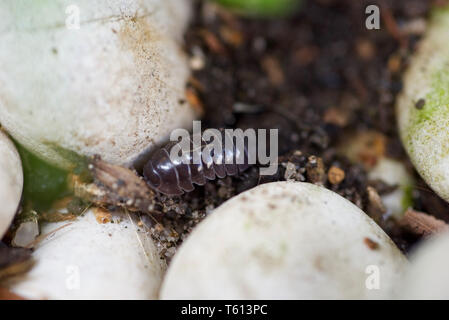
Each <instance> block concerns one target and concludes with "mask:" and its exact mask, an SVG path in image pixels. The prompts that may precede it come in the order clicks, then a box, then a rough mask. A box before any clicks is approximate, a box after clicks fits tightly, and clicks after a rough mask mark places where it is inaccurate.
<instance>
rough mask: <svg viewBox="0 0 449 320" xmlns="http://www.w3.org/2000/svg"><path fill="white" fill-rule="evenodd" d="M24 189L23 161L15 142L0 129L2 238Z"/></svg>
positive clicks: (0, 223)
mask: <svg viewBox="0 0 449 320" xmlns="http://www.w3.org/2000/svg"><path fill="white" fill-rule="evenodd" d="M22 189H23V171H22V161H21V160H20V156H19V153H18V152H17V150H16V147H15V146H14V144H13V143H12V142H11V140H10V139H9V138H8V137H7V136H6V134H5V133H4V132H3V131H1V129H0V239H1V238H3V236H4V234H5V232H6V231H7V230H8V228H9V226H10V224H11V222H12V220H13V219H14V216H15V215H16V212H17V209H18V207H19V203H20V199H21V197H22Z"/></svg>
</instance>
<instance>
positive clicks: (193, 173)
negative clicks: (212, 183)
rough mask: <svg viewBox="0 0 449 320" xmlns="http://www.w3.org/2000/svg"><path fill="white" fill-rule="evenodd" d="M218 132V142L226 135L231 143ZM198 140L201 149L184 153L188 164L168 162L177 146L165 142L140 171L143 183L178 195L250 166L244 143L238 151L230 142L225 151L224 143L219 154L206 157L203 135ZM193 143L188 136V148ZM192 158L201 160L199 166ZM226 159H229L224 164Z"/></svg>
mask: <svg viewBox="0 0 449 320" xmlns="http://www.w3.org/2000/svg"><path fill="white" fill-rule="evenodd" d="M219 132H220V134H221V139H222V140H221V141H225V137H226V136H228V137H231V139H232V140H230V141H234V140H233V138H232V136H230V135H229V134H228V133H227V132H226V131H225V130H220V131H219ZM200 139H201V140H200V141H201V146H199V147H196V148H195V147H193V148H192V149H191V150H192V151H191V152H190V153H187V154H186V156H187V158H188V164H187V163H183V162H179V161H178V162H174V161H172V160H171V159H170V152H171V151H172V148H173V147H174V146H175V145H177V142H169V143H168V144H166V145H165V146H163V147H162V148H160V149H158V150H157V151H156V152H154V153H153V154H152V155H151V158H150V160H149V161H148V162H147V163H146V165H145V166H144V169H143V175H144V178H145V180H146V182H147V184H148V185H149V186H150V187H151V188H152V189H154V190H156V191H159V192H161V193H164V194H167V195H181V194H183V193H184V192H190V191H193V190H194V188H195V187H194V184H196V185H200V186H202V185H204V184H205V183H206V181H207V180H215V179H216V178H224V177H226V176H233V175H236V174H238V173H241V172H243V171H245V170H246V169H248V168H249V167H250V164H249V161H248V148H247V144H246V143H245V144H244V148H243V150H242V151H240V150H239V149H240V148H237V147H236V144H235V143H232V147H231V148H229V147H228V148H227V147H226V146H225V143H222V148H221V153H219V154H214V153H213V152H212V153H210V154H209V152H206V153H204V151H205V147H206V146H207V145H208V142H207V141H205V139H204V138H203V135H201V138H200ZM193 140H194V138H193V136H192V135H191V136H190V137H189V143H190V145H191V146H193ZM242 152H243V154H242ZM195 153H196V154H195ZM194 156H197V157H198V159H201V161H200V162H199V164H195V163H194V161H192V159H194ZM238 158H240V159H242V160H241V161H240V162H238V161H236V159H238ZM214 159H215V161H214ZM226 159H231V160H230V161H226ZM197 163H198V162H197ZM238 163H240V164H238Z"/></svg>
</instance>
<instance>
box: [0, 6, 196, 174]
mask: <svg viewBox="0 0 449 320" xmlns="http://www.w3.org/2000/svg"><path fill="white" fill-rule="evenodd" d="M190 6H191V4H190V1H179V0H146V1H138V0H111V1H105V0H101V1H91V0H75V1H73V0H57V1H55V0H43V1H31V2H30V1H27V0H15V1H2V2H0V43H1V44H2V45H1V46H0V65H1V66H2V67H1V68H0V82H1V83H2V85H1V86H0V123H1V124H2V126H3V127H5V128H6V130H7V131H8V132H9V133H10V134H11V135H12V136H13V137H14V138H15V139H16V140H18V141H19V142H20V143H21V144H22V145H24V146H25V147H26V148H27V149H29V150H31V151H33V152H34V153H36V154H37V155H39V156H40V157H41V158H44V159H46V160H48V161H50V162H52V163H53V164H56V165H59V166H61V167H69V166H70V165H73V162H74V161H75V160H76V157H74V156H73V153H76V154H80V155H87V156H91V155H96V154H98V155H101V156H102V158H103V159H104V160H106V161H109V162H111V163H114V164H124V165H128V164H130V163H132V162H134V161H135V160H136V159H137V158H138V156H139V155H140V154H141V153H142V152H145V151H147V150H149V149H151V147H153V146H155V145H156V144H157V143H160V142H162V141H164V140H165V139H166V138H167V137H168V136H169V134H170V133H171V131H172V130H173V129H176V128H189V127H191V125H192V120H193V119H194V118H195V114H194V111H193V108H192V107H190V106H189V104H188V103H185V101H186V99H185V84H186V81H187V78H188V77H189V67H188V63H187V60H186V58H185V56H184V53H183V52H182V50H181V46H180V42H181V39H182V34H183V32H184V30H185V27H186V24H187V21H188V18H189V12H190ZM77 17H79V21H80V23H79V28H76V26H77V24H76V22H77V19H78V18H77ZM74 159H75V160H74Z"/></svg>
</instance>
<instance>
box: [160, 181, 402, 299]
mask: <svg viewBox="0 0 449 320" xmlns="http://www.w3.org/2000/svg"><path fill="white" fill-rule="evenodd" d="M405 265H406V260H405V258H404V256H403V255H402V253H401V252H400V251H399V250H398V249H397V248H396V246H395V245H394V244H393V242H392V241H391V240H390V238H389V237H388V236H387V235H386V234H385V233H384V232H383V231H382V230H381V229H380V227H379V226H377V225H376V224H375V223H374V222H373V221H372V220H371V219H370V218H369V217H368V216H367V215H366V214H365V213H363V212H362V211H361V210H360V209H359V208H357V207H356V206H355V205H353V204H352V203H350V202H349V201H348V200H346V199H344V198H342V197H341V196H339V195H337V194H336V193H334V192H331V191H329V190H327V189H325V188H322V187H318V186H315V185H312V184H308V183H298V182H277V183H270V184H264V185H261V186H258V187H256V188H254V189H252V190H249V191H246V192H244V193H242V194H240V195H239V196H237V197H235V198H233V199H231V200H229V201H228V202H226V203H225V204H223V205H222V206H221V207H219V208H218V209H216V210H215V211H214V212H213V213H212V214H211V215H210V216H209V217H208V218H206V220H205V221H203V222H202V223H201V224H200V225H199V226H198V227H197V228H196V229H194V231H193V232H192V234H191V235H190V236H189V238H188V239H187V240H186V242H185V243H184V244H183V245H182V246H181V248H180V249H179V251H178V253H177V254H176V255H175V257H174V259H173V261H172V263H171V265H170V267H169V270H168V273H167V275H166V277H165V280H164V283H163V287H162V290H161V298H163V299H363V298H381V297H388V296H390V294H392V290H393V284H394V283H395V282H396V279H397V277H398V275H399V274H400V273H401V271H402V270H403V268H404V266H405Z"/></svg>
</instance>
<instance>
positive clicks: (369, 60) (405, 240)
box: [147, 0, 449, 258]
mask: <svg viewBox="0 0 449 320" xmlns="http://www.w3.org/2000/svg"><path fill="white" fill-rule="evenodd" d="M370 4H377V5H379V6H380V7H381V16H382V23H381V29H380V30H367V29H366V27H365V20H366V17H367V16H366V14H365V8H366V6H367V5H370ZM430 4H431V1H424V0H394V1H393V0H391V1H372V0H370V1H360V0H359V1H354V0H315V1H311V0H310V1H305V3H304V5H303V8H302V10H300V12H298V13H297V14H296V15H294V16H292V17H289V18H284V19H276V20H263V19H259V20H258V19H246V18H242V17H238V16H236V15H233V14H231V13H229V12H226V11H224V10H222V9H217V7H215V6H213V5H211V4H210V3H208V2H203V1H198V2H197V4H196V10H195V17H194V19H193V22H192V24H191V26H190V28H189V31H188V33H187V35H186V38H185V40H186V51H187V52H188V53H189V55H190V56H191V57H192V58H191V59H192V60H191V61H192V65H194V66H195V67H196V69H197V70H196V71H195V72H194V74H193V76H192V78H191V81H190V85H189V88H188V97H189V102H190V103H191V104H193V105H194V106H195V107H196V108H198V109H199V110H200V111H201V112H202V113H203V119H202V120H203V127H213V128H267V129H269V128H277V129H279V148H280V150H279V151H280V154H281V158H280V159H279V163H280V170H279V172H278V174H277V175H276V176H273V177H268V178H267V177H265V178H264V179H260V178H259V175H258V170H257V168H252V169H251V170H248V171H247V172H245V173H244V174H242V175H240V176H238V177H233V178H230V177H228V178H225V179H222V180H216V181H213V182H209V183H208V184H207V185H206V186H204V187H198V188H197V189H196V190H195V191H194V192H192V193H189V194H186V195H184V196H182V197H175V198H169V197H165V196H160V198H159V200H158V201H159V206H158V207H157V209H158V210H159V211H160V212H161V213H163V214H161V215H155V216H154V218H155V219H152V218H151V217H148V218H147V222H148V223H149V224H150V225H151V227H152V229H153V230H154V231H156V233H155V234H156V236H157V237H158V240H161V242H160V243H161V250H162V253H163V254H164V255H165V256H166V257H167V258H170V257H171V256H172V255H173V254H174V252H175V247H176V246H177V245H179V244H180V243H181V242H182V240H183V239H184V237H185V236H186V235H187V234H188V233H189V232H190V230H191V229H192V227H193V226H195V225H196V224H197V223H198V222H199V221H201V220H202V219H203V218H204V217H205V216H206V215H207V214H209V213H210V212H211V210H212V209H214V208H215V207H217V206H219V205H220V204H221V203H223V202H224V201H226V200H227V199H229V198H231V197H233V196H235V195H236V194H238V193H240V192H242V191H244V190H247V189H249V188H251V187H254V186H256V185H257V184H260V183H264V182H267V181H277V180H285V179H293V180H297V181H308V182H312V183H318V184H321V183H322V184H324V185H325V186H326V187H328V188H330V189H332V190H334V191H336V192H338V193H339V194H341V195H342V196H344V197H346V198H347V199H349V200H350V201H352V202H354V203H355V204H356V205H357V206H359V207H360V208H362V209H363V210H364V211H365V212H367V213H368V214H369V215H371V216H372V217H373V218H374V219H375V220H376V221H378V223H379V224H380V225H381V226H382V227H383V228H384V229H385V230H386V231H387V233H389V234H390V236H391V237H392V238H393V240H394V241H395V242H396V243H397V244H398V246H399V247H400V248H401V249H403V250H404V251H407V250H408V248H409V247H410V246H411V245H412V244H413V243H414V242H415V241H416V238H415V237H412V236H410V235H408V234H406V233H404V231H403V230H402V229H400V228H399V227H398V225H397V224H396V223H395V222H394V221H391V220H386V219H384V218H383V217H382V216H378V212H376V210H374V209H373V206H374V207H375V204H373V203H371V200H370V197H369V196H368V192H367V187H368V186H369V185H371V186H372V187H374V189H373V190H374V191H375V192H376V191H377V192H378V193H379V194H381V193H386V192H389V191H391V190H393V189H394V186H386V185H385V184H384V183H382V181H380V182H379V181H377V182H376V183H375V182H370V181H368V180H367V176H366V172H365V169H364V167H363V165H362V164H361V163H356V164H351V163H350V162H349V161H348V160H347V159H345V158H344V157H341V156H340V155H339V154H338V152H337V149H338V148H337V147H338V145H340V144H342V143H343V144H344V143H345V140H346V139H348V135H347V134H348V133H349V134H350V135H351V136H354V135H356V134H359V133H360V132H363V131H366V130H374V131H376V132H378V133H381V134H383V135H384V136H385V137H386V143H385V149H386V150H387V151H386V152H387V154H388V156H390V157H394V158H397V159H400V160H401V161H404V163H405V164H406V166H407V167H409V168H410V169H411V170H413V169H412V166H411V165H410V163H409V162H408V160H407V157H406V155H405V152H404V151H403V149H402V147H401V143H400V141H399V138H398V133H397V130H396V123H395V114H394V105H395V99H396V96H397V95H398V93H399V92H400V90H401V85H402V84H401V77H402V74H403V71H404V70H405V69H406V67H407V63H408V60H409V57H410V55H411V54H412V53H413V52H414V50H415V47H416V44H417V41H418V40H419V38H420V36H421V35H422V32H421V31H419V30H415V31H413V30H412V31H410V30H411V28H408V27H407V26H410V25H412V24H413V23H415V24H416V23H418V22H420V21H423V19H427V16H428V14H429V7H430ZM424 21H425V20H424ZM202 64H204V65H202ZM321 160H322V162H323V163H324V167H320V165H319V164H320V161H321ZM332 166H335V167H338V168H341V169H342V170H343V171H344V172H345V179H344V180H343V181H342V182H341V183H338V184H331V182H330V181H329V180H328V178H327V172H328V169H329V168H330V167H332ZM286 167H288V168H289V169H288V170H286ZM417 179H418V181H419V182H418V184H417V186H416V187H415V189H414V190H413V199H414V208H415V209H417V210H421V211H425V212H427V213H429V214H432V215H435V216H436V217H438V218H441V219H443V220H445V221H449V210H448V205H447V204H446V203H445V202H444V201H442V200H441V199H439V198H438V197H437V196H436V195H435V194H434V193H433V192H432V191H431V190H430V189H429V188H428V187H427V186H426V185H425V183H424V182H423V181H422V180H420V179H419V177H418V176H417ZM155 221H158V222H160V223H155Z"/></svg>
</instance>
